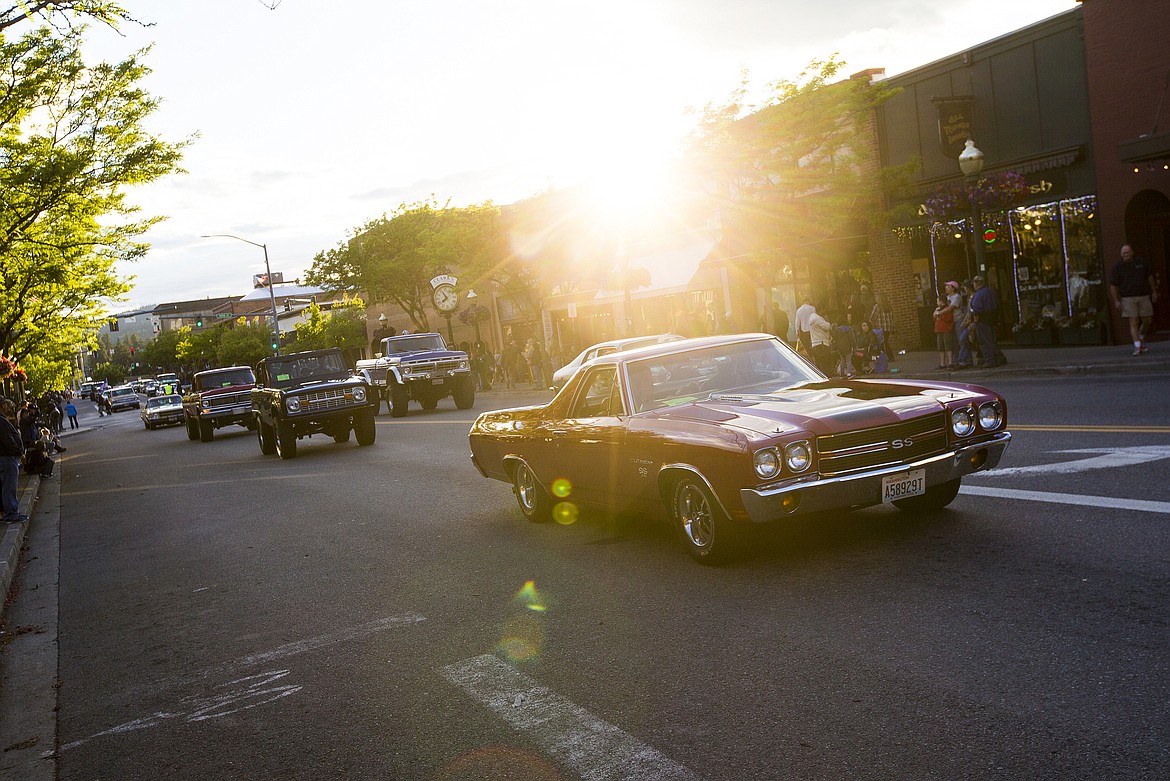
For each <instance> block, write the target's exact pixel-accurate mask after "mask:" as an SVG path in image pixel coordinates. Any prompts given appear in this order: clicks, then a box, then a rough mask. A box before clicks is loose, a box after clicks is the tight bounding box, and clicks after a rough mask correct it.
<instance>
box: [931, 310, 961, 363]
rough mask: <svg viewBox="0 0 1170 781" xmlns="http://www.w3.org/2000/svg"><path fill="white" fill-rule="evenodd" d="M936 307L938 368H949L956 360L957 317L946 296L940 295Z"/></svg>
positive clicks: (935, 326)
mask: <svg viewBox="0 0 1170 781" xmlns="http://www.w3.org/2000/svg"><path fill="white" fill-rule="evenodd" d="M937 303H938V306H936V307H935V308H934V340H935V342H936V345H937V347H938V368H940V369H949V368H950V366H951V364H953V363H954V362H955V349H956V347H957V342H956V341H955V317H954V314H953V312H954V309H953V308H952V307H951V305H950V303H948V302H947V297H946V296H939V297H938V301H937Z"/></svg>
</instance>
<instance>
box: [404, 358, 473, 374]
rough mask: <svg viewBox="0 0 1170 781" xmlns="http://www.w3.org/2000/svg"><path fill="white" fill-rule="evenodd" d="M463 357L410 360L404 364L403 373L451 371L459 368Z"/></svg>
mask: <svg viewBox="0 0 1170 781" xmlns="http://www.w3.org/2000/svg"><path fill="white" fill-rule="evenodd" d="M460 362H461V359H459V358H454V359H447V360H443V361H410V362H409V363H404V364H402V370H403V373H410V374H431V373H433V372H449V371H454V370H456V369H458V368H459V364H460Z"/></svg>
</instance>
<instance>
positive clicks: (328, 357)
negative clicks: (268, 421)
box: [268, 351, 350, 388]
mask: <svg viewBox="0 0 1170 781" xmlns="http://www.w3.org/2000/svg"><path fill="white" fill-rule="evenodd" d="M349 373H350V372H349V367H348V366H346V365H345V360H344V359H343V358H342V357H341V352H340V351H338V352H329V353H315V354H312V355H292V356H288V357H287V358H273V359H270V360H269V361H268V382H269V384H271V385H273V386H275V387H277V388H283V387H286V386H289V385H300V384H301V383H305V382H313V381H318V380H335V379H338V378H341V377H348V376H349Z"/></svg>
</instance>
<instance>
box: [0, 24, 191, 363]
mask: <svg viewBox="0 0 1170 781" xmlns="http://www.w3.org/2000/svg"><path fill="white" fill-rule="evenodd" d="M50 7H52V8H50ZM64 8H72V9H74V10H79V11H82V12H84V11H85V10H86V9H89V10H91V11H94V12H102V9H105V12H107V13H110V14H114V15H115V16H117V12H118V6H117V4H114V3H99V2H89V3H85V2H76V3H72V4H70V3H39V4H38V3H34V4H33V7H32V10H33V12H41V11H43V12H45V13H50V12H52V11H53V10H61V9H64ZM3 18H5V17H2V16H0V19H3ZM79 47H80V31H72V30H70V31H68V32H67V33H66V34H65V35H64V36H62V37H55V36H54V35H53V34H52V33H51V31H49V30H48V29H40V30H37V31H34V32H32V33H29V34H28V35H26V36H24V37H23V38H21V39H19V40H17V41H11V42H10V41H7V40H5V39H3V38H0V205H2V206H3V208H2V209H0V353H3V354H7V355H9V356H12V357H14V358H16V359H18V360H20V359H23V358H24V357H25V356H29V355H32V354H34V353H35V354H39V355H53V356H63V355H71V354H72V353H73V351H74V350H75V349H76V348H77V346H79V345H92V343H93V342H92V336H91V334H92V332H93V330H94V329H95V327H96V325H97V323H98V322H99V320H100V315H101V310H102V307H103V305H102V303H101V301H102V300H103V299H116V298H117V297H118V296H120V295H122V294H123V293H125V292H126V291H127V290H128V289H129V286H128V284H127V281H126V280H124V279H122V278H119V276H118V274H117V271H116V263H117V262H118V261H132V260H135V259H137V258H139V257H141V256H142V255H143V254H144V253H145V252H146V249H147V245H145V244H142V243H140V242H138V241H137V237H139V236H141V235H142V234H143V233H145V232H146V231H147V230H148V229H149V228H150V227H151V226H152V225H154V224H156V223H157V222H158V221H159V220H160V219H161V218H157V217H146V218H142V217H140V216H139V215H137V214H136V212H137V211H138V209H137V207H135V206H133V205H131V204H129V203H127V201H126V191H127V189H128V188H129V187H131V186H134V185H139V184H144V183H147V182H150V181H153V180H155V179H158V178H159V177H161V176H164V175H166V174H168V173H171V172H173V171H177V170H179V169H178V168H177V166H178V162H179V159H180V154H181V149H182V147H183V146H185V143H186V142H184V143H181V144H170V143H166V142H164V141H162V140H161V139H160V138H158V137H156V136H153V135H151V134H149V133H147V132H146V131H145V130H144V126H145V122H146V119H147V118H148V117H149V116H150V114H151V113H152V112H153V111H154V110H155V108H156V107H157V101H156V100H154V99H153V98H151V97H149V96H148V95H147V94H146V93H145V92H144V91H143V90H141V89H140V88H139V87H138V86H137V85H138V83H139V82H140V81H141V80H142V78H143V77H144V76H145V75H146V74H147V73H148V69H147V68H146V67H145V66H144V65H142V63H141V62H140V57H141V56H142V55H143V54H144V52H139V53H138V54H137V55H135V56H133V57H131V58H129V59H127V60H125V61H123V62H121V63H117V64H114V65H110V64H105V63H102V64H99V65H96V66H87V65H85V63H84V62H83V61H82V57H81V54H80V49H79ZM66 348H67V349H66ZM58 360H60V359H59V358H58ZM62 368H63V367H62Z"/></svg>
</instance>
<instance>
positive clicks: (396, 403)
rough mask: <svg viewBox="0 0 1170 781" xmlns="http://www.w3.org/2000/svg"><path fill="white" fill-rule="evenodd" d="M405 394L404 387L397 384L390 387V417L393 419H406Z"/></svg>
mask: <svg viewBox="0 0 1170 781" xmlns="http://www.w3.org/2000/svg"><path fill="white" fill-rule="evenodd" d="M408 398H409V397H408V396H407V394H406V386H405V385H400V384H398V383H397V382H395V383H392V384H391V385H390V415H391V417H395V418H404V417H406V404H407V401H408Z"/></svg>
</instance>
